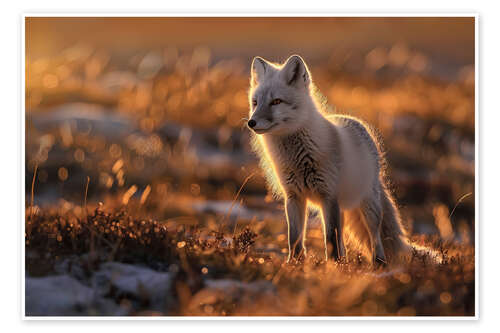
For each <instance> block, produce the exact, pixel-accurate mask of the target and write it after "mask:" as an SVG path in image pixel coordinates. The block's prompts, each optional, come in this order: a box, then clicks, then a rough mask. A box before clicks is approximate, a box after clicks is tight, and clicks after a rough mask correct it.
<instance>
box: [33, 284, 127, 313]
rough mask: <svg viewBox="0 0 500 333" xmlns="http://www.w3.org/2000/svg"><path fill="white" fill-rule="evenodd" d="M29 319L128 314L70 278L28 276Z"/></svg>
mask: <svg viewBox="0 0 500 333" xmlns="http://www.w3.org/2000/svg"><path fill="white" fill-rule="evenodd" d="M25 285H26V295H25V302H26V304H25V306H26V308H25V310H26V315H27V316H82V315H125V314H126V313H125V311H124V310H123V309H121V308H120V307H119V306H118V305H116V304H115V303H114V302H112V301H111V300H107V299H104V298H100V297H96V294H95V293H94V291H93V290H92V288H90V287H87V286H85V285H83V284H82V283H80V282H79V281H78V280H76V279H74V278H72V277H70V276H68V275H57V276H47V277H41V278H35V277H26V280H25Z"/></svg>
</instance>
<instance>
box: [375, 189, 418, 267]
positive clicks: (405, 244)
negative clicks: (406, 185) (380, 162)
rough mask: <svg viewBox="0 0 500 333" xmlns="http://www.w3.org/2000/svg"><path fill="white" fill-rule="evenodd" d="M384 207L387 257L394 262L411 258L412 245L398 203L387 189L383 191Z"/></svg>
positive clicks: (383, 238)
mask: <svg viewBox="0 0 500 333" xmlns="http://www.w3.org/2000/svg"><path fill="white" fill-rule="evenodd" d="M382 209H383V216H382V226H381V237H382V243H383V245H384V251H385V254H386V256H387V259H388V260H389V262H392V263H393V262H400V261H401V260H404V259H408V258H410V256H411V253H412V247H411V246H410V244H409V240H408V236H407V232H406V230H405V228H404V226H403V224H402V223H401V218H400V216H399V211H398V209H397V207H396V204H395V203H394V200H393V198H392V195H391V193H390V192H389V191H388V190H387V189H384V192H383V193H382Z"/></svg>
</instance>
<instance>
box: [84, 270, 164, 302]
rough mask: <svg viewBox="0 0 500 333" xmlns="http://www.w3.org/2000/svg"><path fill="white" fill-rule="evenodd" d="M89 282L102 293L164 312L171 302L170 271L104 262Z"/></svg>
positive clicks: (102, 294)
mask: <svg viewBox="0 0 500 333" xmlns="http://www.w3.org/2000/svg"><path fill="white" fill-rule="evenodd" d="M92 285H93V287H94V289H95V290H96V291H97V292H98V293H99V295H101V296H107V295H109V294H115V295H114V296H115V297H119V298H120V297H122V296H123V297H127V298H131V299H132V300H133V301H139V302H142V303H147V304H148V309H149V310H155V311H165V310H166V309H167V308H168V307H169V306H170V305H172V303H173V295H172V292H171V289H172V285H173V274H172V273H163V272H156V271H153V270H151V269H149V268H146V267H141V266H136V265H129V264H122V263H117V262H107V263H103V264H102V265H101V266H100V269H99V271H97V272H96V273H95V274H94V276H93V277H92Z"/></svg>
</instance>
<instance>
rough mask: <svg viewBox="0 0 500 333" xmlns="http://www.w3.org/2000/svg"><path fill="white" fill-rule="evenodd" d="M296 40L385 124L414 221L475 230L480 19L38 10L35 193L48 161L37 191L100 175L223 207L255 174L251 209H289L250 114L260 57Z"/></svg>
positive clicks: (156, 194)
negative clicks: (269, 188)
mask: <svg viewBox="0 0 500 333" xmlns="http://www.w3.org/2000/svg"><path fill="white" fill-rule="evenodd" d="M291 54H300V55H302V56H303V57H304V59H305V60H306V62H307V63H308V64H309V66H310V68H311V71H312V74H313V79H314V81H315V83H316V85H317V86H318V88H319V89H320V91H321V92H322V93H323V95H324V96H325V97H326V98H327V99H328V103H329V104H330V105H331V106H332V109H333V110H335V111H334V112H339V113H348V114H351V115H354V116H357V117H360V118H362V119H364V120H366V121H368V122H369V123H371V124H372V125H374V126H376V127H377V128H378V129H379V131H380V132H381V134H382V136H383V138H384V141H385V147H386V150H387V156H388V159H389V165H390V176H391V179H392V181H393V188H394V191H395V194H396V197H397V199H398V202H399V203H400V205H401V206H402V210H403V214H404V216H405V218H406V220H407V223H408V225H409V227H410V228H411V229H412V230H413V232H417V233H439V232H441V233H444V234H446V237H459V238H460V237H461V238H463V240H464V241H467V242H470V241H473V239H474V237H473V235H472V234H471V233H472V232H473V230H474V195H473V191H474V19H473V18H449V17H433V18H384V17H379V18H348V17H343V18H283V17H281V18H273V17H269V18H251V17H248V18H217V17H212V18H154V17H151V18H106V17H100V18H92V17H66V18H50V17H37V18H27V19H26V193H27V194H28V195H27V199H29V198H30V194H31V193H30V192H31V183H32V179H33V171H34V169H35V166H38V176H37V181H36V190H35V194H36V195H35V196H34V203H35V204H36V205H41V206H43V205H60V204H64V203H67V202H77V203H80V202H81V201H82V200H83V199H82V198H83V197H84V193H85V185H86V181H87V176H89V177H90V182H89V186H88V200H89V202H99V201H101V202H103V203H105V204H106V200H107V201H108V202H111V201H113V200H115V201H116V200H118V201H119V202H120V203H121V204H122V205H127V204H129V201H130V199H134V200H135V201H139V202H140V203H141V204H143V205H150V206H151V207H149V208H150V209H148V210H147V211H149V212H150V213H151V214H153V215H154V216H155V217H156V218H168V217H170V216H173V215H176V214H179V212H178V210H182V213H183V214H186V213H187V214H188V215H190V214H198V213H203V212H206V211H207V210H208V211H214V212H223V211H225V210H227V207H228V205H229V203H230V202H231V200H232V199H233V198H234V196H235V194H236V192H237V191H238V189H239V188H240V186H241V185H242V183H243V181H244V180H245V179H246V177H248V176H249V175H251V174H253V173H256V175H255V176H252V177H251V179H250V180H249V181H248V183H247V184H245V188H244V190H243V191H242V193H241V198H244V200H243V202H241V205H240V206H238V207H239V208H240V210H241V211H238V213H240V214H244V213H245V214H247V215H246V216H247V217H248V218H251V217H252V216H254V215H258V216H264V215H266V214H267V212H266V211H269V214H280V207H279V203H276V202H274V201H273V200H272V198H270V196H269V195H267V192H266V187H265V182H264V179H263V177H262V174H261V172H260V170H259V168H258V167H257V163H258V161H257V160H256V157H255V155H254V154H253V153H252V152H251V150H250V148H249V133H248V130H247V129H246V128H245V126H244V125H245V121H244V120H243V118H244V117H246V116H247V114H248V105H247V103H248V102H247V90H248V81H249V69H250V63H251V59H252V57H253V56H256V55H259V56H262V57H264V58H266V59H269V60H271V61H276V62H281V61H284V60H285V59H286V58H287V57H288V56H289V55H291ZM464 195H466V197H465V198H463V200H462V202H461V203H460V204H459V205H458V206H457V207H456V209H455V211H454V212H453V216H452V218H451V219H448V215H449V213H450V212H451V210H453V208H454V206H455V205H456V204H457V202H458V200H459V199H460V198H461V197H462V196H464ZM148 197H149V198H148ZM268 203H271V204H268ZM436 222H437V223H436ZM440 225H441V227H440ZM440 228H441V229H440Z"/></svg>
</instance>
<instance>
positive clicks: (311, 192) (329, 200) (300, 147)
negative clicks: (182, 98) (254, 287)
mask: <svg viewBox="0 0 500 333" xmlns="http://www.w3.org/2000/svg"><path fill="white" fill-rule="evenodd" d="M251 73H252V75H251V83H250V92H249V101H250V107H251V110H250V117H251V118H250V120H249V122H248V126H249V127H250V128H251V129H252V130H253V132H254V133H255V134H256V135H254V138H253V144H254V148H255V150H256V151H257V153H258V154H259V155H260V159H261V165H262V166H263V167H264V168H265V169H267V170H266V171H268V180H269V181H270V183H271V185H272V186H273V190H274V191H275V192H277V193H278V194H281V195H282V196H283V198H284V201H285V213H286V219H287V223H288V244H289V256H288V260H290V259H292V258H297V257H299V256H301V254H302V253H303V252H305V246H304V241H305V234H306V233H305V230H306V217H307V205H308V203H312V204H314V205H316V206H318V207H319V208H320V210H321V213H322V214H321V215H322V220H323V230H324V239H325V254H326V256H327V258H328V257H329V256H332V257H333V258H335V259H336V260H340V259H342V258H344V257H345V255H346V250H345V246H344V237H345V236H346V235H345V234H346V232H345V231H344V229H348V230H349V233H350V235H347V236H350V237H351V236H354V237H356V238H358V239H359V240H361V241H363V238H365V242H367V243H368V248H369V249H370V252H371V259H372V260H373V263H374V264H375V265H380V264H386V263H387V258H389V259H391V260H392V259H395V258H397V257H400V256H402V255H406V254H408V251H409V250H410V247H409V245H408V242H407V239H406V235H405V231H404V228H403V227H402V225H401V221H400V217H399V213H398V210H397V208H396V206H395V204H394V200H393V199H392V196H391V194H390V192H389V191H388V189H387V185H386V183H385V177H384V170H383V165H384V158H383V154H382V152H381V148H380V144H379V143H378V140H377V139H376V136H375V135H374V134H373V131H372V130H371V129H370V128H369V127H368V126H367V125H366V124H364V123H363V122H362V121H360V120H358V119H356V118H353V117H349V116H343V115H327V114H324V113H323V112H322V110H321V108H320V107H319V106H318V102H317V101H316V99H315V97H314V94H313V92H312V83H311V74H310V72H309V70H308V68H307V65H306V64H305V62H304V61H303V60H302V58H301V57H300V56H297V55H294V56H291V57H290V58H289V59H288V60H287V61H286V62H285V64H284V65H277V64H273V63H270V62H268V61H266V60H264V59H262V58H260V57H256V58H254V60H253V62H252V71H251ZM344 220H345V221H346V223H344ZM344 224H345V225H344ZM344 226H345V227H346V228H344ZM328 242H331V245H332V246H331V249H332V250H331V251H330V253H328V250H327V249H328V246H327V244H328Z"/></svg>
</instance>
